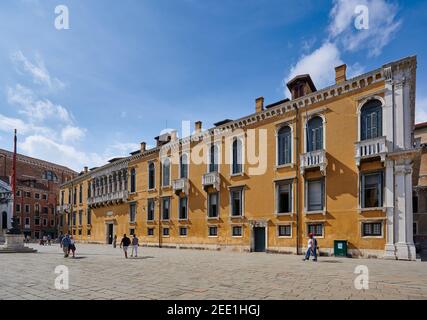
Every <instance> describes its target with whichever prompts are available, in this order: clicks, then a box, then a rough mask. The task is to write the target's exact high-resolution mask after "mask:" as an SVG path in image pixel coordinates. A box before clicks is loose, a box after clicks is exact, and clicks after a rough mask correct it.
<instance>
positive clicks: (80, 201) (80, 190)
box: [79, 185, 83, 204]
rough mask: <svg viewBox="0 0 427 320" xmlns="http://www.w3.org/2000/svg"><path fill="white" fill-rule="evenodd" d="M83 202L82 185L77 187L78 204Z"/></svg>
mask: <svg viewBox="0 0 427 320" xmlns="http://www.w3.org/2000/svg"><path fill="white" fill-rule="evenodd" d="M82 203H83V185H80V187H79V204H82Z"/></svg>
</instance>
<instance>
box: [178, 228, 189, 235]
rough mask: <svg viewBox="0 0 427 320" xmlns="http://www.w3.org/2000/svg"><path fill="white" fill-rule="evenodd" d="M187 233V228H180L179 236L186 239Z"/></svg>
mask: <svg viewBox="0 0 427 320" xmlns="http://www.w3.org/2000/svg"><path fill="white" fill-rule="evenodd" d="M187 232H188V230H187V227H180V228H179V235H180V236H181V237H186V236H187Z"/></svg>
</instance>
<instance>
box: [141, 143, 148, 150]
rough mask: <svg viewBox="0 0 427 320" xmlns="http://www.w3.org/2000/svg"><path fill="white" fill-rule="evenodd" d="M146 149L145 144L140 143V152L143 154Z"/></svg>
mask: <svg viewBox="0 0 427 320" xmlns="http://www.w3.org/2000/svg"><path fill="white" fill-rule="evenodd" d="M146 148H147V144H146V143H145V142H141V152H145V150H146Z"/></svg>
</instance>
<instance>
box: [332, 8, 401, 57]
mask: <svg viewBox="0 0 427 320" xmlns="http://www.w3.org/2000/svg"><path fill="white" fill-rule="evenodd" d="M360 5H363V6H366V7H367V8H368V17H369V19H368V20H369V27H368V29H361V30H357V29H356V28H355V25H354V23H355V18H356V16H358V15H359V14H356V13H355V9H356V7H357V6H360ZM397 11H398V7H397V5H396V4H394V3H391V2H389V1H385V0H334V4H333V8H332V10H331V12H330V19H331V22H330V24H329V27H328V31H329V36H330V39H329V40H330V41H336V42H337V43H339V44H340V45H342V46H343V49H344V50H346V51H357V50H361V49H367V50H368V55H369V56H378V55H379V54H381V52H382V49H383V48H384V47H385V46H386V45H387V44H388V43H389V42H390V41H391V40H392V38H393V36H394V35H395V33H396V31H397V30H398V28H399V27H400V25H401V21H400V20H397V18H396V15H397Z"/></svg>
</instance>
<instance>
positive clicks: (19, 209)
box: [16, 203, 21, 212]
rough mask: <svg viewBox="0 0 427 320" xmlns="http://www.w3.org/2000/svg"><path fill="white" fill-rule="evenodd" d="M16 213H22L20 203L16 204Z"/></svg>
mask: <svg viewBox="0 0 427 320" xmlns="http://www.w3.org/2000/svg"><path fill="white" fill-rule="evenodd" d="M16 212H21V205H20V204H19V203H18V204H16Z"/></svg>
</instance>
